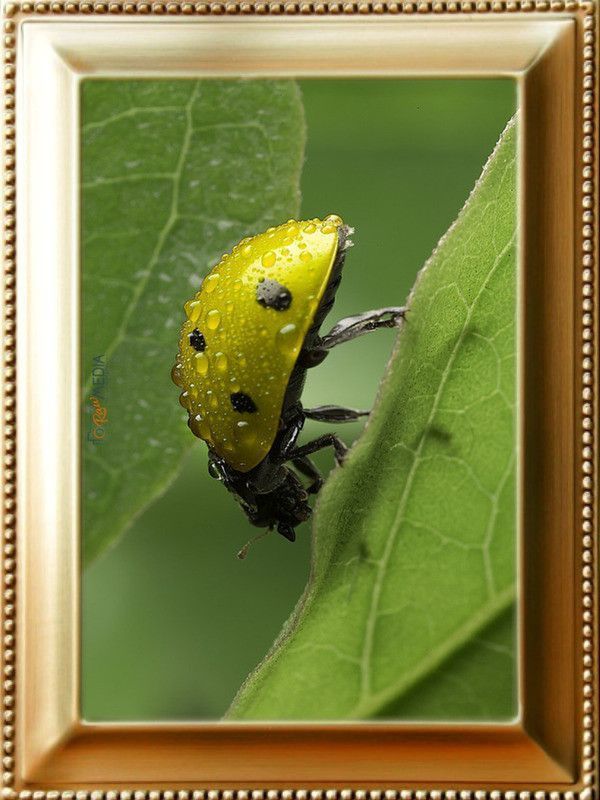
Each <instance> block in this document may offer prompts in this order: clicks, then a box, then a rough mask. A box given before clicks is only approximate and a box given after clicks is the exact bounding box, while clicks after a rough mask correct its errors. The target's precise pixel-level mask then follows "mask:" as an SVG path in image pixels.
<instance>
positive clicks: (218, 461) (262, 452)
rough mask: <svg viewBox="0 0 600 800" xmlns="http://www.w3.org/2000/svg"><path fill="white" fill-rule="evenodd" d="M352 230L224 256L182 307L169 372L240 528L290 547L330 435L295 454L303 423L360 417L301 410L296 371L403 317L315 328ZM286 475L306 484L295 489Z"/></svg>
mask: <svg viewBox="0 0 600 800" xmlns="http://www.w3.org/2000/svg"><path fill="white" fill-rule="evenodd" d="M350 233H352V229H351V228H349V227H348V226H346V225H344V223H343V221H342V219H341V218H340V217H338V216H336V215H330V216H328V217H326V218H325V219H323V220H321V219H311V220H305V221H297V220H289V221H288V222H286V223H284V224H283V225H279V226H278V227H276V228H269V229H268V230H267V231H265V232H264V233H260V234H258V235H257V236H253V237H252V238H248V239H243V240H242V241H241V242H240V243H239V244H237V245H236V246H235V247H234V248H233V250H232V251H231V253H226V254H225V255H224V256H223V257H222V258H221V260H220V262H219V263H218V264H217V265H216V266H215V267H213V269H212V270H211V271H210V272H209V273H208V275H207V276H206V277H205V278H204V280H203V282H202V286H201V288H200V290H199V291H198V292H197V293H196V295H195V296H194V297H193V298H192V299H190V300H189V301H188V302H187V303H186V304H185V306H184V309H185V313H186V320H185V322H184V323H183V327H182V329H181V335H180V339H179V352H178V354H177V361H176V364H175V366H174V367H173V370H172V378H173V380H174V382H175V383H176V384H177V385H178V386H179V387H181V388H182V389H183V392H182V394H181V395H180V403H181V405H182V406H183V407H184V408H185V409H186V410H187V411H188V425H189V427H190V429H191V430H192V432H193V433H194V434H195V435H196V436H197V437H199V438H200V439H203V440H204V441H205V442H206V443H207V445H208V448H209V471H210V473H211V475H213V477H216V478H218V479H219V480H221V481H223V483H224V484H225V486H226V487H227V489H229V491H230V492H232V493H233V494H234V495H235V496H236V497H237V499H238V501H239V502H240V504H241V505H242V508H243V509H244V511H245V512H246V514H247V516H248V518H249V519H250V521H251V522H252V523H253V524H254V525H257V526H259V527H266V528H269V529H272V528H274V527H277V530H278V531H279V533H281V534H282V535H283V536H285V537H286V538H287V539H289V540H290V541H294V539H295V527H296V525H298V524H299V523H300V522H302V521H304V520H305V519H307V518H308V516H309V515H310V513H311V509H310V506H309V505H308V502H307V500H308V493H316V492H318V490H319V488H320V487H321V485H322V478H321V476H320V474H319V472H318V471H317V469H316V467H315V466H314V464H313V463H312V462H311V461H310V459H309V458H308V456H309V455H310V454H311V453H314V452H315V451H317V450H319V449H322V448H323V447H328V446H333V448H334V450H335V455H336V459H337V461H338V463H341V461H342V459H343V457H344V454H345V452H346V446H345V445H344V443H343V442H342V441H341V440H340V439H339V438H338V437H337V436H336V435H335V434H333V433H329V434H325V435H324V436H321V437H319V438H318V439H315V440H314V441H313V442H309V443H308V444H305V445H302V446H297V444H296V440H297V438H298V435H299V433H300V431H301V430H302V426H303V424H304V420H305V419H306V418H309V419H317V420H322V421H329V422H346V421H350V420H354V419H357V418H358V417H361V416H366V415H367V414H368V413H369V412H367V411H357V410H355V409H349V408H342V407H340V406H320V407H318V408H314V409H305V408H303V407H302V404H301V402H300V397H301V394H302V389H303V386H304V380H305V377H306V370H307V369H308V368H309V367H312V366H315V365H317V364H319V363H321V361H323V359H324V358H325V356H326V355H327V353H328V352H329V350H331V348H332V347H335V346H336V345H337V344H340V343H341V342H345V341H348V340H350V339H353V338H355V337H356V336H359V335H361V334H362V333H365V332H367V331H370V330H375V329H376V328H381V327H394V326H396V325H398V324H399V323H400V321H401V320H402V319H403V317H404V313H405V309H404V308H402V307H390V308H382V309H378V310H377V311H370V312H366V313H363V314H359V315H357V316H354V317H348V318H347V319H344V320H342V321H341V322H339V323H338V324H337V325H336V326H335V327H334V328H333V329H332V330H331V331H330V333H328V334H327V335H325V336H320V334H319V328H320V326H321V323H322V322H323V319H324V318H325V316H326V315H327V313H328V312H329V310H330V309H331V307H332V305H333V303H334V300H335V295H336V291H337V288H338V286H339V283H340V279H341V273H342V267H343V264H344V258H345V254H346V251H347V249H348V247H349V246H350V245H351V244H352V243H351V241H350V240H349V238H348V237H349V234H350ZM290 463H291V464H292V465H293V466H294V467H295V468H296V469H297V470H298V471H299V472H301V473H302V474H303V475H305V476H307V477H309V478H310V479H311V485H310V486H309V487H308V488H307V489H304V488H303V486H302V484H301V482H300V480H299V478H298V477H297V475H296V474H295V472H294V471H293V470H292V469H291V468H290V467H289V466H287V464H290Z"/></svg>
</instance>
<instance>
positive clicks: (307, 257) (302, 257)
mask: <svg viewBox="0 0 600 800" xmlns="http://www.w3.org/2000/svg"><path fill="white" fill-rule="evenodd" d="M311 260H312V253H309V252H308V250H304V251H303V252H302V253H300V261H304V263H305V264H308V262H309V261H311Z"/></svg>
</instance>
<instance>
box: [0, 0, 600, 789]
mask: <svg viewBox="0 0 600 800" xmlns="http://www.w3.org/2000/svg"><path fill="white" fill-rule="evenodd" d="M3 26H4V64H5V66H4V82H3V102H4V109H5V112H4V205H3V231H4V248H3V252H4V270H5V293H4V318H3V325H4V327H3V332H4V338H3V349H4V365H5V366H4V372H3V405H4V424H3V429H2V435H3V447H4V451H3V452H4V472H3V493H4V517H3V557H2V558H3V560H2V579H3V606H2V615H3V616H2V619H3V642H2V664H3V684H2V689H3V694H2V698H3V728H2V747H3V769H4V771H3V796H4V797H5V798H6V800H13V799H14V798H17V797H19V798H22V800H28V798H33V800H46V798H47V800H59V798H62V800H70V798H76V799H77V800H86V799H89V800H131V798H133V800H159V799H162V800H174V799H175V798H177V800H205V798H207V799H208V800H233V798H237V800H246V799H247V798H249V797H252V800H262V799H263V798H267V800H278V799H279V798H281V800H291V799H292V798H296V800H306V799H307V798H310V800H321V798H326V800H337V798H341V800H365V798H367V797H369V798H370V800H379V798H383V797H385V798H386V800H397V798H401V800H428V799H429V798H430V799H431V800H442V798H444V799H445V800H456V799H457V798H458V797H460V800H473V798H474V800H484V798H488V797H489V798H490V800H499V798H506V800H516V798H518V800H530V798H533V797H534V798H535V800H542V798H546V797H548V798H550V800H558V798H563V797H564V798H565V800H574V799H575V798H576V797H579V798H581V800H592V798H593V797H594V793H595V792H597V790H598V773H597V766H596V765H597V746H598V714H597V702H598V688H597V677H598V676H597V645H598V624H597V584H596V582H595V566H596V561H597V527H596V523H597V505H596V483H595V476H596V473H597V460H596V455H595V452H596V451H595V442H596V435H597V406H596V399H595V391H596V387H597V382H598V371H597V361H596V358H595V344H596V343H597V279H598V262H597V227H596V218H595V214H596V202H597V183H596V179H597V163H598V141H597V96H596V92H597V84H596V79H597V61H596V50H595V48H596V37H597V31H598V15H597V6H596V3H595V2H593V0H535V1H534V0H492V1H491V2H489V1H488V0H479V1H478V2H474V1H473V0H462V1H461V0H456V1H455V0H434V1H433V2H429V1H428V0H423V1H422V2H421V1H419V2H413V1H412V0H406V2H362V0H361V1H360V2H285V3H279V2H270V3H267V2H256V3H251V2H246V1H245V0H244V1H242V2H238V0H228V1H227V2H214V3H205V2H198V3H192V2H162V1H159V2H152V3H151V2H146V0H140V2H121V1H120V0H119V1H118V2H112V1H109V2H104V0H100V1H99V2H89V1H88V0H66V1H64V2H63V0H60V1H58V2H46V0H42V2H29V1H28V0H27V1H25V2H22V3H12V2H11V3H8V4H6V5H5V7H4V19H3ZM237 74H252V75H278V76H281V75H284V76H285V75H288V76H295V75H298V74H301V75H315V74H328V75H336V76H340V75H353V76H392V75H394V76H403V75H404V76H406V75H411V76H423V77H427V76H430V77H434V76H435V77H443V76H453V77H498V76H507V77H512V78H514V79H515V80H516V81H517V83H518V86H519V92H520V95H519V96H520V125H521V126H522V128H521V140H520V153H519V158H520V163H519V166H520V180H521V202H520V215H521V217H520V221H521V226H522V227H521V230H522V239H521V245H520V247H521V260H522V281H521V292H520V308H519V312H520V314H521V323H520V342H519V345H520V354H521V367H520V369H521V374H520V381H521V383H520V385H521V403H522V409H523V411H522V419H521V422H520V425H521V427H520V459H521V470H520V478H519V480H520V485H519V497H520V502H519V519H520V524H521V527H522V535H521V537H520V582H521V583H520V592H521V603H520V612H519V613H520V618H519V621H520V663H519V684H520V705H521V709H520V715H519V719H518V721H517V722H516V723H510V724H501V725H498V724H488V723H485V724H464V725H463V724H437V723H436V724H429V723H428V724H412V723H411V724H405V723H339V724H337V723H326V724H314V725H313V724H308V723H302V724H291V723H277V724H273V723H256V724H255V723H197V724H196V723H194V724H192V723H186V724H175V723H173V724H170V723H156V724H104V723H103V724H97V723H87V722H83V721H82V720H81V719H80V712H79V691H80V677H79V673H80V659H79V652H80V630H79V628H80V625H79V619H80V589H79V580H80V578H79V492H80V488H79V454H78V447H79V416H78V414H79V411H78V409H79V402H80V400H79V395H78V381H77V380H76V376H77V372H78V368H79V367H78V341H79V340H78V324H79V322H78V313H79V294H78V291H79V289H78V287H79V283H78V269H79V266H78V259H79V251H78V230H77V228H78V219H79V210H78V203H79V198H78V192H77V185H78V184H77V180H78V163H77V155H76V154H77V152H78V135H79V130H78V91H77V90H78V85H79V81H80V80H81V79H82V77H84V76H90V75H96V76H98V75H103V76H117V75H127V76H132V77H148V76H161V75H169V76H179V77H190V76H197V75H204V76H211V75H237ZM42 317H43V319H44V347H45V352H44V368H43V374H42V373H41V371H40V357H39V345H40V342H39V330H36V325H37V324H38V321H39V320H40V318H42ZM17 326H18V327H17ZM17 331H18V335H17ZM17 423H18V424H17ZM173 657H174V658H176V657H177V654H173Z"/></svg>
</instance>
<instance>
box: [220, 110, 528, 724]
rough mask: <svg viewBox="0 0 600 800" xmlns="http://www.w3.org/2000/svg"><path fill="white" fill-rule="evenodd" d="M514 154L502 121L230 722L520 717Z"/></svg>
mask: <svg viewBox="0 0 600 800" xmlns="http://www.w3.org/2000/svg"><path fill="white" fill-rule="evenodd" d="M515 154H516V126H515V123H514V121H511V122H510V123H509V125H508V127H507V128H506V130H505V132H504V134H503V136H502V138H501V140H500V142H499V144H498V145H497V147H496V149H495V151H494V153H493V154H492V156H491V158H490V160H489V161H488V163H487V165H486V167H485V169H484V171H483V174H482V176H481V178H480V180H479V182H478V183H477V185H476V186H475V188H474V190H473V192H472V194H471V197H470V198H469V200H468V201H467V203H466V205H465V207H464V208H463V210H462V211H461V213H460V215H459V217H458V219H457V221H456V222H455V223H454V225H453V226H452V227H451V229H450V230H449V232H448V233H447V234H446V236H445V237H444V238H443V239H442V240H441V242H440V243H439V245H438V247H437V249H436V250H435V252H434V253H433V255H432V257H431V259H430V260H429V262H428V263H427V264H426V265H425V267H424V268H423V270H422V271H421V273H420V275H419V277H418V279H417V282H416V285H415V288H414V289H413V292H412V295H411V297H410V299H409V307H410V312H409V314H408V318H407V322H406V323H405V325H404V327H403V328H402V330H401V332H400V333H399V336H398V342H397V347H396V350H395V354H394V356H393V358H392V361H391V363H390V366H389V368H388V372H387V375H386V378H385V380H384V382H383V384H382V388H381V390H380V394H379V398H378V402H377V404H376V408H375V411H374V413H373V414H372V416H371V418H370V421H369V424H368V425H367V428H366V430H365V433H364V435H363V436H362V437H361V439H360V440H359V443H358V444H357V446H356V447H355V448H354V449H353V450H352V452H351V454H350V456H349V458H348V459H347V461H346V463H345V464H344V466H343V467H342V468H339V469H337V470H335V471H334V472H333V473H332V475H331V476H330V478H329V480H328V481H327V484H326V486H325V488H324V491H323V494H322V497H321V499H320V502H319V506H318V511H317V514H316V519H315V525H314V532H313V537H314V538H313V559H314V560H313V568H312V575H311V579H310V581H309V584H308V586H307V589H306V591H305V594H304V596H303V597H302V599H301V600H300V603H299V605H298V607H297V609H296V611H295V613H294V615H293V617H292V619H291V620H290V621H289V622H288V623H287V625H286V626H285V628H284V630H283V631H282V633H281V635H280V638H279V639H278V641H277V642H276V643H275V645H274V646H273V649H272V650H271V652H270V653H269V654H268V655H267V657H266V658H265V660H264V661H263V662H262V664H260V666H259V667H258V668H257V669H256V671H255V672H254V673H253V674H252V675H251V676H250V677H249V678H248V679H247V681H246V683H245V684H244V685H243V686H242V688H241V689H240V692H239V693H238V696H237V698H236V699H235V701H234V703H233V705H232V707H231V709H230V711H229V714H228V716H229V718H233V719H310V720H314V719H367V718H381V717H386V716H392V717H395V718H411V717H417V718H426V717H427V715H428V713H431V715H432V716H434V717H436V718H438V719H442V718H457V717H459V718H460V717H461V716H462V717H465V718H467V717H468V718H470V719H477V718H489V717H488V714H492V715H493V717H494V718H496V719H502V718H509V717H511V716H514V714H515V711H516V706H515V703H516V700H515V678H514V674H515V670H514V646H515V645H514V641H515V624H514V610H513V603H514V597H515V540H516V499H515V458H516V420H515V399H516V379H515V329H516V322H515V316H516V315H515V311H516V252H517V250H516V230H517V227H516V222H517V218H516V189H517V185H516V166H515V165H516V158H515ZM357 255H358V251H357ZM399 299H400V298H390V303H394V302H396V301H397V300H399ZM348 346H350V345H348ZM490 686H491V687H492V691H491V692H490Z"/></svg>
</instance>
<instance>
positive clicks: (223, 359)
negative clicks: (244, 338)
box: [215, 353, 227, 374]
mask: <svg viewBox="0 0 600 800" xmlns="http://www.w3.org/2000/svg"><path fill="white" fill-rule="evenodd" d="M215 367H216V369H217V372H220V373H221V374H223V373H224V372H227V356H226V355H225V353H217V354H216V355H215Z"/></svg>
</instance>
